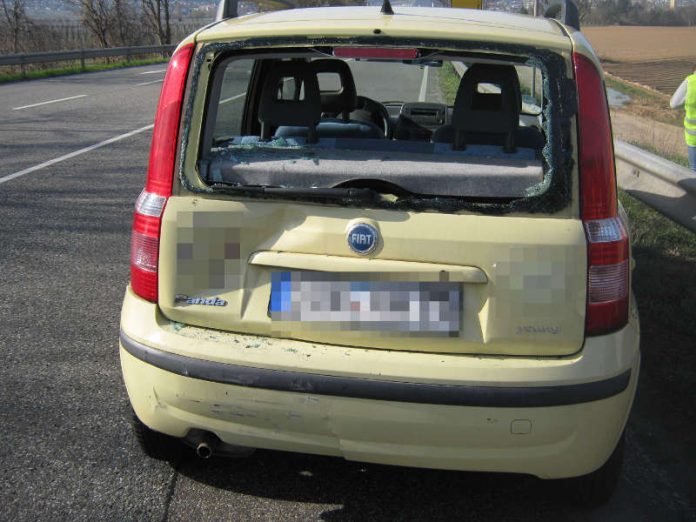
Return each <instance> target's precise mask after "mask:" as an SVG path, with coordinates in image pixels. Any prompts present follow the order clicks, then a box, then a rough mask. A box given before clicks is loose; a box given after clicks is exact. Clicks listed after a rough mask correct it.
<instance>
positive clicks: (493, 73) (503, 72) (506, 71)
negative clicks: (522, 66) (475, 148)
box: [452, 63, 522, 152]
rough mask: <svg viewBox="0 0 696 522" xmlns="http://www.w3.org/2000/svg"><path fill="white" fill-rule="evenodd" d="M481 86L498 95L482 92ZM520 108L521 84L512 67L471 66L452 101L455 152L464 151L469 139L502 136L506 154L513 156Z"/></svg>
mask: <svg viewBox="0 0 696 522" xmlns="http://www.w3.org/2000/svg"><path fill="white" fill-rule="evenodd" d="M480 84H492V85H495V86H496V87H498V88H499V89H500V93H497V92H485V91H483V90H482V89H479V85H480ZM521 105H522V101H521V98H520V80H519V78H518V77H517V71H516V70H515V68H514V67H513V66H512V65H494V64H483V63H477V64H474V65H472V66H471V67H469V68H468V69H467V70H466V72H465V73H464V76H462V80H461V82H460V84H459V90H457V97H456V98H455V100H454V111H453V114H452V124H453V126H454V130H455V138H454V148H455V149H464V148H465V147H466V141H467V140H468V136H471V135H476V134H479V135H480V134H482V133H483V134H502V135H505V145H504V149H505V151H506V152H513V151H514V150H515V134H516V131H517V127H518V126H519V118H520V110H521Z"/></svg>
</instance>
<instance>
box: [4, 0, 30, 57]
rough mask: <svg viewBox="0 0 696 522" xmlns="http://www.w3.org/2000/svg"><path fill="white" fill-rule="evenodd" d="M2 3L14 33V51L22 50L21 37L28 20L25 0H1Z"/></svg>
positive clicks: (6, 18)
mask: <svg viewBox="0 0 696 522" xmlns="http://www.w3.org/2000/svg"><path fill="white" fill-rule="evenodd" d="M0 5H2V12H3V14H4V15H5V20H6V21H7V25H8V27H9V29H10V34H11V35H12V52H14V53H18V52H19V51H20V45H19V37H20V35H21V34H22V33H23V32H24V31H26V28H27V22H28V20H27V15H26V12H25V10H24V0H12V2H9V1H8V0H0Z"/></svg>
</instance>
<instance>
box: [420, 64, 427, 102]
mask: <svg viewBox="0 0 696 522" xmlns="http://www.w3.org/2000/svg"><path fill="white" fill-rule="evenodd" d="M429 72H430V67H428V66H427V65H426V66H425V67H423V79H422V80H421V88H420V93H418V101H419V102H424V101H425V97H426V96H427V94H428V73H429Z"/></svg>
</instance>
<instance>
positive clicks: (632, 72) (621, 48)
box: [582, 26, 696, 94]
mask: <svg viewBox="0 0 696 522" xmlns="http://www.w3.org/2000/svg"><path fill="white" fill-rule="evenodd" d="M582 31H583V33H584V34H585V35H586V36H587V38H588V40H589V41H590V43H591V44H592V46H593V47H594V48H595V51H597V54H598V55H599V57H600V58H601V60H602V65H603V66H604V69H605V70H606V71H607V72H609V73H611V74H614V75H616V76H619V77H620V78H623V79H625V80H629V81H631V82H635V83H639V84H641V85H645V86H648V87H651V88H653V89H655V90H658V91H660V92H663V93H665V94H671V93H672V92H673V91H674V90H675V89H676V88H677V86H678V85H679V84H680V83H681V81H682V80H683V79H684V78H685V77H686V76H687V75H688V74H689V73H690V72H692V71H693V70H694V68H695V67H696V29H695V28H693V27H635V26H631V27H628V26H605V27H583V30H582Z"/></svg>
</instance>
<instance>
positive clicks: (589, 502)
mask: <svg viewBox="0 0 696 522" xmlns="http://www.w3.org/2000/svg"><path fill="white" fill-rule="evenodd" d="M623 453H624V434H623V433H622V434H621V438H619V442H618V443H617V444H616V448H614V451H613V452H612V454H611V455H610V456H609V459H608V460H607V461H606V462H605V463H604V464H603V465H602V467H600V468H599V469H597V470H595V471H593V472H592V473H588V474H587V475H582V476H580V477H574V478H570V479H566V480H565V486H566V488H567V491H568V494H569V496H570V498H571V500H573V502H574V503H576V504H578V505H581V506H584V507H598V506H601V505H603V504H606V503H607V502H608V501H609V499H610V498H611V496H612V495H613V494H614V491H615V490H616V486H617V484H618V483H619V478H620V477H621V467H622V465H623Z"/></svg>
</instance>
